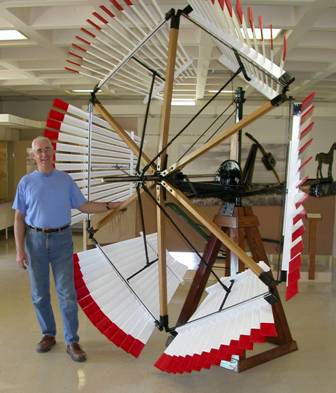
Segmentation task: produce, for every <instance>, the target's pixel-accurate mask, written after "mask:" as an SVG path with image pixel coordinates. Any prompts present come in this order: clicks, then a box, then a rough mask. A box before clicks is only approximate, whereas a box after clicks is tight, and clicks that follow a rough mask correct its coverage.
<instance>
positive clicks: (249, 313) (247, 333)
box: [155, 262, 276, 373]
mask: <svg viewBox="0 0 336 393" xmlns="http://www.w3.org/2000/svg"><path fill="white" fill-rule="evenodd" d="M259 266H260V267H261V268H262V269H263V270H264V271H268V270H269V267H268V266H267V265H266V264H265V263H263V262H260V263H259ZM221 280H222V283H223V284H224V285H226V286H227V287H229V286H230V285H231V282H232V281H233V285H232V287H231V291H230V292H229V294H228V297H227V299H226V301H225V303H224V306H223V307H221V305H222V303H223V299H224V297H225V295H226V294H225V291H223V288H222V287H221V285H220V284H219V283H217V284H215V285H213V286H211V287H209V288H208V289H207V292H208V294H207V297H206V298H205V299H204V300H203V302H202V303H201V304H200V305H199V307H198V309H197V310H196V311H195V313H194V314H193V315H192V316H191V318H190V319H189V320H188V322H187V323H186V324H185V325H183V326H180V327H177V328H176V332H177V336H176V337H175V338H174V340H173V341H172V342H171V344H170V345H169V346H168V347H167V348H166V350H165V351H164V353H163V354H162V355H161V356H160V358H159V359H158V360H157V361H156V363H155V366H156V367H157V368H159V369H160V370H162V371H166V372H168V373H185V372H191V371H200V370H201V369H203V368H210V367H211V366H213V365H217V366H218V365H219V364H220V362H221V361H222V360H231V357H232V355H242V354H243V352H244V351H245V350H249V349H252V348H253V345H254V344H255V343H259V342H264V341H265V339H266V337H269V336H275V335H276V330H275V325H274V319H273V313H272V306H271V305H270V304H269V303H267V302H266V301H265V299H264V297H263V296H264V295H265V293H267V287H266V285H264V284H263V283H262V282H261V281H260V280H258V279H257V278H256V276H255V275H254V274H253V273H252V272H251V271H250V270H245V271H244V272H242V273H239V274H237V275H235V276H232V277H225V278H222V279H221Z"/></svg>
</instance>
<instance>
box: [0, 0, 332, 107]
mask: <svg viewBox="0 0 336 393" xmlns="http://www.w3.org/2000/svg"><path fill="white" fill-rule="evenodd" d="M123 1H124V0H119V2H120V3H122V2H123ZM157 1H158V4H159V6H160V7H161V9H162V11H163V12H164V13H165V12H166V11H168V10H169V9H170V8H184V6H185V5H186V3H187V0H186V1H183V0H157ZM199 1H206V0H199ZM150 2H151V0H144V3H150ZM108 3H109V2H108V1H107V0H100V1H96V0H9V1H4V0H0V29H12V28H14V29H17V30H19V31H20V32H21V33H23V34H24V35H26V36H27V37H28V39H27V40H24V41H2V42H1V41H0V96H1V99H2V100H6V99H13V98H16V99H29V98H31V97H34V98H35V99H45V98H46V97H65V96H68V97H71V96H72V97H75V96H74V95H73V93H71V92H70V91H71V90H72V89H79V88H90V89H92V88H93V87H94V85H95V83H94V82H93V81H92V80H90V79H88V78H86V77H83V76H78V75H76V74H72V73H70V72H67V71H66V70H65V69H64V66H65V65H66V62H65V60H66V58H67V52H68V50H69V48H70V47H71V44H72V43H73V42H74V37H75V36H76V35H77V34H78V33H79V32H80V28H81V27H83V26H87V23H86V22H85V21H86V19H87V18H89V17H90V16H91V14H92V12H94V11H95V10H98V9H99V5H102V4H103V5H104V4H105V5H106V4H108ZM242 5H243V9H244V10H245V9H246V6H247V2H246V1H244V0H242ZM248 5H251V6H252V8H253V14H254V16H255V19H257V17H258V15H262V17H263V21H264V25H268V24H270V23H272V25H273V27H274V28H282V29H284V30H285V31H286V36H287V60H286V63H285V69H286V71H288V72H289V73H291V74H293V75H294V76H295V82H294V83H293V85H292V86H291V90H290V94H291V95H293V96H294V97H296V98H298V99H299V98H301V97H303V96H304V95H305V94H306V93H307V92H310V91H312V90H314V91H316V98H317V100H319V101H325V102H335V101H336V50H335V49H336V0H249V1H248ZM180 37H181V42H182V45H183V46H184V48H185V50H186V52H187V53H188V55H189V56H190V57H191V59H192V61H193V66H194V70H195V75H194V77H193V78H191V79H190V81H188V83H185V85H184V92H183V97H189V96H190V97H195V95H197V97H198V98H202V97H204V96H207V95H209V94H210V93H209V90H212V89H218V88H219V87H220V85H218V84H219V83H220V80H219V78H217V77H218V75H221V73H222V72H223V73H224V71H222V69H223V66H222V65H221V64H220V63H219V62H218V57H219V51H218V49H217V48H216V47H212V46H211V49H209V48H208V43H207V42H208V41H206V40H205V39H204V34H203V33H201V31H200V30H199V29H198V28H197V27H195V26H193V25H192V24H190V23H189V22H187V21H186V22H183V24H182V26H181V35H180ZM281 42H282V40H281V37H279V38H278V39H277V40H276V41H275V54H276V58H279V57H280V52H281V48H280V47H281ZM236 83H237V85H235V84H233V85H232V87H236V86H240V85H242V82H241V80H240V81H239V82H238V81H237V82H236ZM243 87H244V86H243ZM249 91H250V89H249ZM249 91H248V92H249ZM103 94H106V95H108V96H109V97H110V98H111V99H113V98H116V99H118V100H121V99H126V98H127V99H129V98H130V97H132V95H130V94H129V93H127V92H122V91H116V90H113V91H108V92H106V91H105V92H104V93H103ZM181 96H182V95H181Z"/></svg>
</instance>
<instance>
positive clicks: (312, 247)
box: [307, 213, 321, 280]
mask: <svg viewBox="0 0 336 393" xmlns="http://www.w3.org/2000/svg"><path fill="white" fill-rule="evenodd" d="M307 219H308V253H309V266H308V280H315V264H316V231H317V224H318V222H319V221H320V220H321V214H319V213H316V214H314V213H307Z"/></svg>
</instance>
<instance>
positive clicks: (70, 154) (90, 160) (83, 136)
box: [44, 99, 139, 224]
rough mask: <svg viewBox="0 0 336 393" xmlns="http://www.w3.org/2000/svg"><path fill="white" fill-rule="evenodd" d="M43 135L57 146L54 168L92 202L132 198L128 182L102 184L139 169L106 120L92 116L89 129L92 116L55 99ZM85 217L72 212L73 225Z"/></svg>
mask: <svg viewBox="0 0 336 393" xmlns="http://www.w3.org/2000/svg"><path fill="white" fill-rule="evenodd" d="M90 129H91V136H90ZM44 135H45V136H46V137H48V138H49V139H51V141H52V143H53V145H54V148H55V168H56V169H59V170H62V171H65V172H67V173H68V174H69V175H70V176H71V177H72V178H73V180H74V181H75V182H76V184H77V185H78V187H79V188H80V190H81V191H82V193H83V195H84V196H85V197H87V198H88V199H89V200H92V201H99V202H108V201H124V200H126V199H127V198H129V197H130V196H131V195H132V194H133V191H134V186H133V185H131V184H130V183H128V182H124V183H115V184H113V183H107V184H104V183H102V178H103V177H106V176H115V175H123V174H124V173H125V172H127V173H128V174H133V173H134V171H135V166H136V157H135V156H134V154H133V152H132V151H131V149H130V148H129V147H128V146H127V144H126V143H125V142H124V141H123V140H122V139H121V138H120V137H119V135H118V134H117V133H116V132H115V131H114V130H113V129H112V128H111V126H110V125H109V123H107V122H106V121H105V120H103V119H101V118H99V117H98V116H93V117H92V124H91V125H90V122H89V112H87V111H84V110H82V109H80V108H77V107H76V106H74V105H71V104H68V103H66V102H64V101H62V100H60V99H55V100H54V101H53V104H52V108H51V110H50V111H49V114H48V119H47V121H46V128H45V131H44ZM128 137H129V138H130V139H131V140H132V142H133V143H135V144H136V143H139V138H138V137H137V136H135V135H134V133H132V132H130V133H128ZM90 140H91V146H90ZM89 153H90V155H89ZM85 217H86V215H85V214H83V213H80V212H79V211H77V210H73V211H72V218H71V223H72V224H75V223H77V222H79V221H82V220H83V219H84V218H85Z"/></svg>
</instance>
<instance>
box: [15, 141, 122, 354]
mask: <svg viewBox="0 0 336 393" xmlns="http://www.w3.org/2000/svg"><path fill="white" fill-rule="evenodd" d="M53 153H54V151H53V147H52V144H51V142H50V140H49V139H48V138H45V137H37V138H35V139H34V140H33V142H32V158H33V159H34V161H35V162H36V165H37V170H35V171H34V172H32V173H30V174H28V175H25V176H23V177H22V179H21V180H20V182H19V184H18V186H17V191H16V196H15V200H14V203H13V209H15V210H16V211H15V220H14V234H15V244H16V261H17V263H18V265H19V266H20V267H22V268H24V269H27V270H28V274H29V279H30V286H31V295H32V302H33V305H34V308H35V313H36V317H37V320H38V323H39V325H40V328H41V332H42V335H43V337H42V339H41V341H40V342H39V343H38V344H37V348H36V350H37V352H48V351H50V349H51V348H52V347H53V346H54V345H55V344H56V340H55V336H56V324H55V319H54V314H53V310H52V307H51V304H50V291H49V265H50V266H51V269H52V272H53V276H54V281H55V288H56V293H57V298H58V303H59V308H60V313H61V317H62V321H63V332H64V340H65V343H66V351H67V353H68V354H69V355H70V357H71V358H72V360H74V361H78V362H83V361H85V360H86V353H85V352H84V351H83V349H82V348H81V347H80V345H79V336H78V334H77V330H78V316H77V302H76V294H75V288H74V280H73V267H72V252H73V244H72V237H71V228H70V225H69V224H70V220H71V209H72V208H74V209H79V210H80V211H81V212H83V213H100V212H106V211H107V210H110V209H113V208H116V207H117V206H118V205H119V202H108V203H105V202H104V203H99V202H88V201H87V200H86V199H85V198H84V196H83V194H82V193H81V191H80V190H79V188H78V187H77V185H76V184H75V182H74V181H73V180H72V178H71V177H70V176H69V175H68V174H66V173H64V172H61V171H58V170H56V169H54V167H53Z"/></svg>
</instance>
